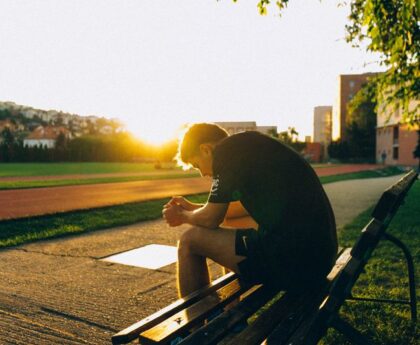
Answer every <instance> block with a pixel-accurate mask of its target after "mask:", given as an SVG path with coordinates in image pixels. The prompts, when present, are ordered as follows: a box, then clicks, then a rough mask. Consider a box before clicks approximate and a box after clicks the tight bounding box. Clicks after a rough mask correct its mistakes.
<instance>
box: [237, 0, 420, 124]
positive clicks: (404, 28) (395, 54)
mask: <svg viewBox="0 0 420 345" xmlns="http://www.w3.org/2000/svg"><path fill="white" fill-rule="evenodd" d="M234 1H235V0H234ZM288 2H289V0H276V2H275V4H276V6H277V7H278V9H279V11H280V13H281V11H283V10H284V8H285V7H286V6H287V4H288ZM270 3H274V2H273V1H271V0H260V1H259V2H258V5H257V7H258V10H259V12H260V14H261V15H265V14H267V8H268V6H269V5H270ZM339 3H340V2H339ZM350 11H351V13H350V16H349V20H350V24H349V25H346V27H345V28H346V32H347V35H346V40H347V42H349V43H350V44H352V46H354V47H358V46H359V45H360V43H362V42H366V43H367V47H366V49H367V51H369V52H374V53H379V54H380V60H379V63H380V65H382V66H385V67H386V68H387V70H386V72H384V73H381V74H378V75H377V76H376V77H375V78H372V79H371V80H370V81H369V84H370V85H371V86H372V85H373V86H374V87H375V88H376V89H377V94H376V95H377V101H378V103H384V104H388V105H392V106H394V107H398V108H401V110H402V113H403V119H404V120H405V121H406V122H408V123H411V124H418V123H420V104H417V106H416V107H415V108H414V109H409V103H410V101H412V100H418V99H419V98H420V97H419V96H420V78H419V77H420V72H419V61H418V58H419V52H420V28H419V25H418V22H419V16H420V6H419V5H418V0H350Z"/></svg>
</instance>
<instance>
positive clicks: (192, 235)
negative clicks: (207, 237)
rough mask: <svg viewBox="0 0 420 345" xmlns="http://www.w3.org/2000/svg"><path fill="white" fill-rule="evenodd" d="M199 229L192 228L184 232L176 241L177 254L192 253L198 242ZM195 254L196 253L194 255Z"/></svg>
mask: <svg viewBox="0 0 420 345" xmlns="http://www.w3.org/2000/svg"><path fill="white" fill-rule="evenodd" d="M200 230H201V228H200V227H197V226H192V227H190V228H188V229H187V230H185V231H184V232H183V233H182V234H181V236H180V238H179V241H178V253H194V252H195V250H194V249H195V243H197V241H199V240H200V234H201V231H200ZM195 254H197V253H195Z"/></svg>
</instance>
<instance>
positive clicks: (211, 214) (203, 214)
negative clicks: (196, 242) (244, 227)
mask: <svg viewBox="0 0 420 345" xmlns="http://www.w3.org/2000/svg"><path fill="white" fill-rule="evenodd" d="M228 206H229V204H228V203H211V202H207V203H206V204H205V205H204V206H203V207H200V208H197V209H195V210H193V211H188V210H186V209H184V208H182V207H181V206H180V205H177V204H171V205H168V206H167V207H165V208H164V209H163V212H162V214H163V217H164V218H165V219H166V222H167V223H168V224H169V226H178V225H181V224H191V225H197V226H202V227H205V228H208V229H215V228H217V227H218V226H219V225H220V224H221V223H222V222H223V220H224V218H225V215H226V211H227V209H228Z"/></svg>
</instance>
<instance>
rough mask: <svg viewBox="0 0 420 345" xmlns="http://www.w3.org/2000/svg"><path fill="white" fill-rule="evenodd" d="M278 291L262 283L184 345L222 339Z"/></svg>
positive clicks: (204, 344)
mask: <svg viewBox="0 0 420 345" xmlns="http://www.w3.org/2000/svg"><path fill="white" fill-rule="evenodd" d="M277 293H278V292H276V291H274V290H270V289H267V288H266V287H264V286H262V285H258V286H256V287H255V288H254V289H253V291H252V292H251V293H250V294H248V295H247V296H246V298H245V299H244V300H242V301H240V302H239V304H237V305H236V306H234V307H233V308H231V309H229V310H227V311H225V312H224V313H222V314H221V315H219V316H218V317H216V318H215V319H213V320H212V321H210V322H209V323H208V324H207V325H205V326H203V327H201V328H200V329H199V330H197V331H196V332H194V333H193V334H191V335H190V336H189V337H187V338H185V339H184V340H183V341H182V345H196V344H200V345H208V344H214V343H215V342H216V341H217V340H219V339H221V338H222V337H223V336H224V335H225V334H226V333H227V332H228V331H229V329H231V328H232V327H234V326H235V325H236V324H238V323H240V322H243V321H245V320H246V319H247V318H248V317H249V316H251V315H252V314H254V313H255V312H256V311H257V310H258V309H260V308H261V307H262V306H263V305H264V304H266V303H267V302H268V301H269V300H270V299H272V298H273V297H274V295H276V294H277Z"/></svg>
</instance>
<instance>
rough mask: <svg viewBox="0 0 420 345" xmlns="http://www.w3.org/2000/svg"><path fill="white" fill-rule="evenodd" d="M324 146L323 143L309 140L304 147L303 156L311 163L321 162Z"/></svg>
mask: <svg viewBox="0 0 420 345" xmlns="http://www.w3.org/2000/svg"><path fill="white" fill-rule="evenodd" d="M322 151H323V147H322V145H321V143H311V142H307V143H306V146H305V148H304V149H303V157H304V158H305V159H306V160H307V161H309V162H311V163H319V162H321V161H322V159H323V152H322Z"/></svg>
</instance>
